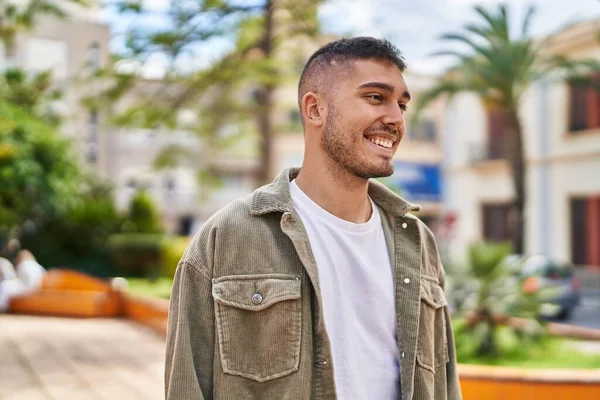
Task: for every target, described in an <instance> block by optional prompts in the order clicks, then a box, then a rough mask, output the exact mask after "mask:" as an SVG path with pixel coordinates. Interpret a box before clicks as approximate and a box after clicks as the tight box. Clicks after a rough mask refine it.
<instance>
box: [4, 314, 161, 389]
mask: <svg viewBox="0 0 600 400" xmlns="http://www.w3.org/2000/svg"><path fill="white" fill-rule="evenodd" d="M163 362H164V341H163V339H162V338H160V337H159V336H157V335H156V334H155V333H153V332H151V331H148V330H146V329H145V328H143V327H140V326H138V325H137V324H135V323H133V322H129V321H124V320H110V319H62V318H50V317H29V316H13V315H0V400H38V399H40V400H41V399H44V400H59V399H60V400H72V399H77V400H79V399H86V400H87V399H90V400H100V399H110V400H121V399H123V400H129V399H132V400H137V399H144V400H146V399H148V400H152V399H157V400H158V399H163V398H164V392H163Z"/></svg>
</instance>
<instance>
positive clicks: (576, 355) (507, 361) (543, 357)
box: [458, 338, 600, 369]
mask: <svg viewBox="0 0 600 400" xmlns="http://www.w3.org/2000/svg"><path fill="white" fill-rule="evenodd" d="M458 362H460V363H463V364H480V365H497V366H505V367H521V368H564V369H600V352H598V353H595V354H584V353H582V352H581V351H580V350H579V349H577V342H576V341H573V340H566V339H557V338H552V339H547V341H546V343H545V344H544V345H543V346H536V347H532V348H530V349H527V350H526V351H521V352H519V353H513V354H511V355H510V356H509V357H505V358H500V359H490V358H485V357H473V358H468V359H465V358H459V360H458Z"/></svg>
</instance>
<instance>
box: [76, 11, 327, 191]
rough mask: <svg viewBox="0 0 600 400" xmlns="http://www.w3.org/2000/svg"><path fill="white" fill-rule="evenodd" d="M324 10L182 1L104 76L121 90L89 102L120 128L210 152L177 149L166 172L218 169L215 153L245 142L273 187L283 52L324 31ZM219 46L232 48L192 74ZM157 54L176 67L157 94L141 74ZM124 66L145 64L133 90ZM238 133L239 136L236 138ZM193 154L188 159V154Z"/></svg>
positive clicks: (130, 44) (163, 159) (131, 38)
mask: <svg viewBox="0 0 600 400" xmlns="http://www.w3.org/2000/svg"><path fill="white" fill-rule="evenodd" d="M320 3H321V0H294V1H292V0H283V1H273V0H266V1H248V2H239V1H226V0H220V1H208V0H193V1H178V0H174V1H172V2H171V3H170V7H169V10H168V12H166V13H165V14H161V15H160V16H158V18H159V19H161V21H162V23H161V24H156V26H153V27H143V28H142V27H141V26H140V27H138V28H137V29H133V30H132V31H130V32H129V33H128V39H127V51H126V52H125V53H124V54H122V55H121V59H120V60H119V61H118V62H117V63H116V64H115V65H114V66H112V68H109V69H108V70H107V71H103V72H101V74H100V75H101V76H102V77H103V78H107V77H108V78H110V77H111V76H112V77H114V79H113V83H114V84H113V85H112V86H111V87H110V88H108V89H107V90H106V91H104V92H103V93H102V94H101V95H100V96H94V97H93V98H90V99H87V103H88V104H93V105H94V106H95V107H106V108H112V110H113V112H114V114H115V116H114V118H113V122H114V123H116V124H118V125H125V126H142V127H145V128H153V129H163V130H176V129H184V130H185V131H187V132H189V133H190V134H192V135H194V136H195V137H197V138H198V139H199V140H200V141H201V143H202V147H203V148H204V149H205V151H204V152H203V154H202V157H198V155H197V154H195V152H194V150H192V151H190V149H189V148H188V149H186V148H178V149H177V150H176V153H177V154H178V157H177V158H174V157H171V156H172V154H174V152H175V150H174V149H172V148H169V149H166V150H165V151H166V152H168V154H167V155H164V156H163V155H161V156H159V161H158V162H157V163H156V165H157V166H159V167H171V166H173V164H174V163H183V164H187V165H192V166H193V167H195V168H197V169H204V170H210V169H211V168H212V166H213V165H214V160H215V159H216V158H217V157H218V156H219V154H220V153H219V152H218V151H212V150H220V149H223V148H226V147H227V146H228V145H229V144H231V143H239V142H244V143H250V144H249V145H245V146H243V147H244V151H248V150H249V148H254V147H256V148H257V150H256V153H258V154H260V155H261V157H260V160H261V163H260V167H259V168H258V171H256V173H257V178H258V180H259V181H265V180H266V179H267V176H268V173H269V169H270V164H269V162H270V159H271V147H270V142H271V140H272V136H273V134H274V129H275V127H274V122H273V120H272V113H273V110H274V107H275V104H274V91H275V89H276V88H277V87H278V85H280V84H281V83H282V82H284V81H285V79H286V78H287V76H286V74H287V70H286V68H288V67H289V62H285V61H284V60H283V59H284V58H285V57H281V55H282V51H281V50H282V49H283V47H284V46H283V45H284V44H285V43H286V42H288V43H289V40H290V39H292V38H297V37H310V36H313V35H314V34H315V33H316V32H317V31H318V22H317V14H316V11H317V6H318V4H320ZM118 8H119V9H120V10H121V11H123V12H133V13H135V14H138V15H139V16H140V18H141V17H142V16H144V15H146V14H147V13H148V12H147V11H146V10H144V8H143V7H142V5H141V2H139V1H123V2H121V3H120V6H119V7H118ZM155 17H157V16H156V15H155ZM140 21H143V19H140ZM216 42H221V43H222V42H229V43H230V44H231V45H232V46H231V48H230V50H229V51H227V52H226V54H225V55H224V56H222V57H220V58H219V59H217V60H216V61H215V62H213V63H211V64H210V65H208V66H206V65H203V66H198V67H196V68H194V67H193V66H192V67H189V66H190V65H192V63H191V60H194V59H196V60H197V59H198V58H199V57H197V54H199V53H201V52H203V51H204V50H205V49H210V47H211V46H212V45H213V44H214V43H216ZM156 55H161V56H162V57H165V58H166V59H167V60H168V65H169V68H168V69H167V70H166V71H165V76H164V79H163V80H162V82H161V84H160V85H155V86H156V87H155V88H154V89H149V88H148V85H147V82H146V81H144V79H142V78H141V77H140V74H139V72H140V71H141V69H142V68H143V65H144V63H145V62H147V61H148V60H149V59H150V58H151V57H152V56H156ZM123 65H130V66H132V65H133V66H136V65H137V67H134V68H133V71H131V73H130V74H128V75H127V74H126V75H127V76H129V77H131V79H130V80H128V81H126V85H127V89H125V90H123V87H124V84H123V80H124V79H125V78H123V76H124V74H123V73H122V72H118V71H119V70H121V71H122V68H119V67H122V66H123ZM184 65H185V66H186V68H183V66H184ZM127 96H131V97H133V98H135V100H136V101H135V102H134V103H135V104H134V106H133V107H127V109H125V110H119V109H118V107H115V106H114V105H115V104H118V102H117V100H118V99H122V98H124V97H127ZM181 111H185V112H188V113H192V114H193V115H195V116H197V117H198V118H197V120H196V121H195V122H193V123H191V124H190V123H185V122H183V121H182V120H181V118H179V117H178V116H179V115H180V112H181ZM232 127H237V128H238V129H233V131H235V132H234V133H232V129H231V128H232ZM249 138H252V141H250V139H249ZM257 139H258V140H257ZM185 152H187V153H188V154H187V156H186V155H183V154H182V153H185ZM190 160H193V162H190ZM198 160H202V161H201V162H198ZM199 176H203V174H199Z"/></svg>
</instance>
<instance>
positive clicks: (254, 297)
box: [252, 293, 263, 304]
mask: <svg viewBox="0 0 600 400" xmlns="http://www.w3.org/2000/svg"><path fill="white" fill-rule="evenodd" d="M262 301H263V297H262V296H261V295H260V293H254V294H253V295H252V302H253V303H254V304H260V303H262Z"/></svg>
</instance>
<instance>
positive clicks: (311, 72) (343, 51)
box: [298, 36, 406, 103]
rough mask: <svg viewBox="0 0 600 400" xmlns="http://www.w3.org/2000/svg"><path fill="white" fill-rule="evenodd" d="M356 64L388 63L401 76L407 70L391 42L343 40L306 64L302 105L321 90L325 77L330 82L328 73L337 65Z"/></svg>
mask: <svg viewBox="0 0 600 400" xmlns="http://www.w3.org/2000/svg"><path fill="white" fill-rule="evenodd" d="M352 60H378V61H387V62H389V63H391V64H394V65H396V66H397V67H398V69H399V70H400V71H401V72H404V70H405V69H406V61H405V60H404V57H403V56H402V53H401V52H400V50H398V48H397V47H396V46H394V45H393V44H392V43H390V42H389V41H388V40H385V39H377V38H373V37H366V36H358V37H352V38H344V39H339V40H336V41H333V42H330V43H327V44H326V45H325V46H323V47H321V48H320V49H319V50H317V51H316V52H315V53H314V54H313V55H312V56H311V57H310V58H309V59H308V61H307V62H306V65H305V66H304V70H303V71H302V75H300V82H299V84H298V103H300V102H301V101H302V96H304V94H306V93H307V92H309V91H316V90H318V89H317V88H318V87H320V86H321V85H322V83H323V81H322V80H323V78H324V77H325V76H328V80H329V78H330V73H327V72H330V71H329V70H330V68H331V67H332V66H333V65H339V64H345V63H347V62H348V61H352Z"/></svg>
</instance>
